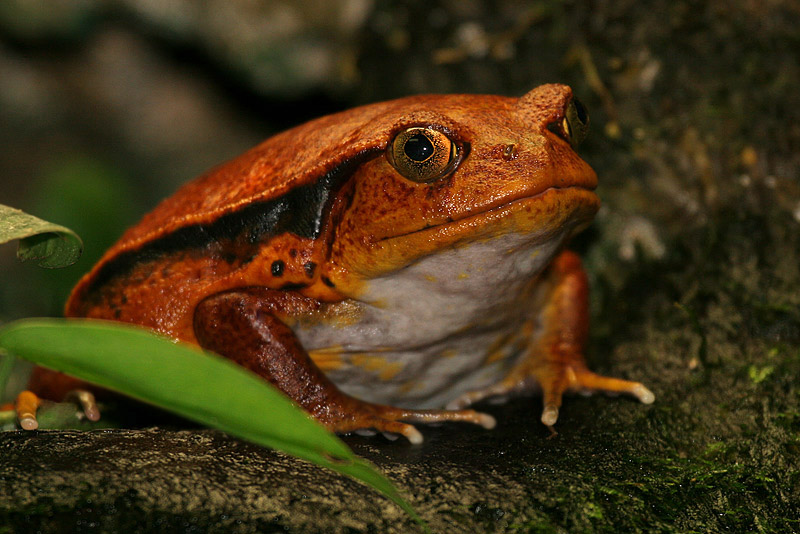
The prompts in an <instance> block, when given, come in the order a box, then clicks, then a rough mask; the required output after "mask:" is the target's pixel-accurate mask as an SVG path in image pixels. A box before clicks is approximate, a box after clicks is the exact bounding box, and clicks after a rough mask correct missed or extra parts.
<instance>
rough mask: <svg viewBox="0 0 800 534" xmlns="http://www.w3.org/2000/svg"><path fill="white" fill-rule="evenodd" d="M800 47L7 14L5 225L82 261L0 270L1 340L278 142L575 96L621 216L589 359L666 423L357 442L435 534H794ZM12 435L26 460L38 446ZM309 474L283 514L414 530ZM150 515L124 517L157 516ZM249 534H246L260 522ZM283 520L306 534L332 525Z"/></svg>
mask: <svg viewBox="0 0 800 534" xmlns="http://www.w3.org/2000/svg"><path fill="white" fill-rule="evenodd" d="M798 28H800V4H798V3H797V2H780V1H755V0H750V1H748V0H742V1H736V2H728V1H712V2H696V1H686V0H683V1H666V0H664V1H654V2H638V1H633V0H622V1H614V2H610V1H594V2H589V1H585V2H581V1H573V2H569V1H566V2H559V1H541V2H522V1H502V2H501V1H477V0H473V1H470V0H467V1H456V0H451V1H433V2H422V1H418V2H417V1H409V2H380V1H369V0H347V1H322V0H317V1H312V0H306V1H298V2H256V1H245V0H209V1H207V2H190V1H188V0H184V1H179V0H161V1H159V2H144V1H124V0H116V1H99V0H96V1H93V0H82V1H73V2H68V1H49V2H47V1H44V0H40V1H27V2H25V1H21V0H19V1H13V0H12V1H8V2H3V3H2V4H1V5H0V147H2V148H0V203H3V204H8V205H11V206H13V207H17V208H21V209H23V210H25V211H28V212H30V213H32V214H35V215H37V216H40V217H42V218H45V219H48V220H52V221H53V222H57V223H60V224H64V225H67V226H69V227H71V228H73V229H75V230H76V231H77V232H78V233H79V234H80V235H81V236H82V237H83V238H84V242H85V246H86V247H85V254H84V256H83V257H82V258H81V260H80V261H79V262H78V264H76V265H75V266H72V267H70V268H67V269H63V270H59V271H42V270H40V269H38V268H37V267H35V266H32V265H20V264H18V263H17V262H16V260H15V258H14V254H13V251H14V249H13V247H12V246H10V245H6V246H4V247H2V249H0V273H2V276H0V321H5V320H10V319H13V318H17V317H25V316H31V315H58V314H60V310H61V306H62V305H63V301H64V299H65V297H66V294H67V292H68V291H69V288H70V287H71V285H72V284H74V282H75V281H76V280H77V279H78V277H80V275H81V274H83V273H84V272H85V271H87V270H88V269H89V268H90V267H91V265H92V263H93V261H94V260H95V259H96V258H97V257H98V256H99V255H100V254H101V253H102V252H103V250H104V249H105V248H106V247H108V246H109V245H110V244H111V243H112V242H113V240H114V239H116V237H118V235H119V234H120V233H121V232H122V230H123V229H124V228H125V227H126V226H127V225H130V224H132V223H133V222H135V221H136V220H137V219H138V218H139V217H140V216H141V215H142V214H143V213H144V212H145V211H147V210H148V209H149V208H151V207H152V206H154V205H155V203H156V202H157V201H158V200H160V199H161V198H164V197H165V196H167V195H168V194H169V193H170V192H171V191H173V190H174V189H175V188H176V187H177V186H178V185H179V184H181V183H183V182H185V181H187V180H189V179H191V178H192V177H194V176H196V175H197V174H199V173H201V172H202V171H204V170H206V169H208V168H209V167H210V166H213V165H214V164H216V163H220V162H222V161H224V160H226V159H229V158H232V157H234V156H236V155H237V154H239V153H241V152H242V151H244V150H245V149H247V148H249V147H250V146H252V145H254V144H256V143H257V142H259V141H260V140H261V139H263V138H265V137H266V136H268V135H270V134H271V133H275V132H277V131H280V130H282V129H285V128H287V127H290V126H292V125H295V124H298V123H300V122H303V121H305V120H307V119H310V118H313V117H316V116H319V115H321V114H325V113H329V112H333V111H338V110H341V109H346V108H349V107H352V106H355V105H359V104H364V103H368V102H373V101H380V100H385V99H389V98H394V97H399V96H404V95H408V94H416V93H451V92H468V93H497V94H503V95H521V94H523V93H525V92H527V91H528V90H529V89H530V88H532V87H534V86H536V85H538V84H541V83H545V82H553V81H558V82H562V83H566V84H569V85H571V86H572V87H573V89H574V91H575V93H576V94H577V95H578V96H579V97H580V98H581V100H582V101H583V102H584V104H586V106H587V107H588V109H589V111H590V115H591V119H592V132H591V134H590V136H589V138H588V140H587V141H586V142H585V143H584V144H583V145H582V146H581V154H582V156H583V157H584V158H585V159H586V160H587V161H588V162H589V163H590V164H591V165H592V166H593V167H594V168H595V170H596V171H597V172H598V175H599V177H600V183H601V185H600V188H599V194H600V196H601V197H602V199H603V202H604V207H603V208H602V210H601V212H600V213H599V215H598V218H597V221H596V222H595V224H594V225H593V227H592V228H591V229H590V230H589V231H588V232H586V233H584V234H583V235H582V236H580V237H579V238H578V240H577V241H576V243H575V247H576V248H577V249H578V250H579V251H581V252H582V253H583V255H584V258H585V259H586V264H587V267H588V269H589V271H590V276H591V278H592V282H593V304H592V306H593V323H594V324H593V332H592V345H591V348H590V350H589V354H588V356H589V359H590V362H591V365H592V366H593V368H595V369H598V370H600V371H603V372H605V373H613V374H615V375H619V376H624V377H627V378H631V379H636V380H641V381H642V382H644V383H646V384H647V385H648V386H649V387H651V389H653V390H654V392H655V393H656V398H657V400H656V403H655V404H654V405H653V406H651V407H643V406H639V405H637V404H635V403H633V402H630V401H628V400H626V399H606V398H603V397H594V398H591V399H582V398H570V399H568V400H567V401H566V403H565V406H564V409H563V410H562V418H561V420H560V422H559V432H560V434H559V436H557V437H556V438H554V439H549V440H548V439H546V437H547V433H546V431H544V430H543V429H541V428H540V426H539V424H538V422H537V419H538V417H537V415H536V414H538V413H539V412H540V410H541V403H540V401H539V400H538V399H523V400H520V401H517V402H514V403H511V404H509V405H507V406H505V407H499V408H490V409H491V410H492V412H493V413H494V414H495V415H496V416H497V417H498V418H499V419H500V420H501V424H500V428H499V429H498V430H497V431H496V432H495V433H493V434H490V435H491V436H492V437H491V438H489V437H486V436H483V435H476V434H475V433H474V432H471V431H464V430H462V429H461V428H460V427H455V426H454V427H451V426H448V427H445V429H425V430H424V433H425V435H426V439H428V443H427V444H426V445H425V446H423V447H424V448H422V449H412V450H409V449H408V448H407V446H404V445H400V444H388V442H385V441H383V440H382V439H381V438H374V439H373V440H372V441H370V440H364V439H362V438H351V439H350V442H351V444H352V445H353V446H354V447H355V448H356V450H357V452H359V453H361V454H365V455H367V456H368V457H370V458H371V459H372V460H373V461H375V462H376V463H378V464H379V465H380V466H381V467H382V468H383V469H384V470H386V471H387V472H388V473H389V474H390V476H394V477H395V479H396V480H398V477H399V479H400V480H401V482H402V483H401V485H402V486H403V487H404V488H405V491H406V494H407V495H410V496H411V500H412V502H413V503H414V504H415V506H417V507H418V508H419V509H420V510H421V512H422V513H423V515H424V516H425V518H426V519H427V520H428V521H429V522H430V523H431V525H432V526H433V527H437V528H445V527H446V528H455V529H456V530H455V531H458V528H463V529H464V531H465V532H470V531H480V530H485V531H496V532H575V531H586V532H588V531H598V532H621V531H643V532H644V531H659V532H672V531H679V532H695V531H700V532H706V531H714V532H724V531H729V532H745V531H754V532H797V531H800V524H798V517H800V505H798V503H799V502H800V494H799V493H798V491H799V490H798V486H799V485H800V479H798V474H797V472H798V469H800V461H798V455H800V393H798V392H799V391H800V390H798V378H800V274H799V272H798V271H799V270H798V264H800V172H799V171H800V120H798V119H800V91H798V86H800V72H799V71H800V29H798ZM476 436H477V437H476ZM173 437H174V436H173V435H171V434H166V435H159V439H166V440H169V439H173ZM6 439H7V441H6V442H5V443H6V447H7V450H9V451H19V447H20V446H21V444H25V446H26V447H31V448H35V447H37V446H43V445H37V444H41V443H42V442H41V441H35V440H34V438H31V437H29V436H22V435H14V437H11V434H7V435H6ZM81 439H84V438H81ZM103 439H107V438H103ZM119 439H120V440H124V436H123V437H120V438H119ZM213 439H217V440H218V439H221V438H219V437H218V436H217V437H215V438H213ZM470 439H478V444H477V445H475V446H474V447H469V446H467V445H465V444H470V443H474V442H472V441H470ZM492 439H494V440H496V441H493V442H492V441H488V442H487V441H486V440H492ZM481 440H483V441H481ZM226 443H227V442H226ZM127 446H128V445H125V446H123V447H122V450H127V448H126V447H127ZM37 450H38V449H37ZM88 450H89V451H91V450H93V445H91V444H90V445H88ZM226 451H227V453H230V454H232V455H234V457H235V456H236V455H237V454H243V453H241V451H238V450H233V451H230V450H227V449H226ZM487 451H488V452H487ZM470 452H472V453H474V454H475V456H474V457H471V456H470V455H469V453H470ZM128 453H129V454H133V455H135V451H133V452H131V451H128ZM81 454H82V455H83V456H81V455H78V456H76V462H80V461H84V460H85V459H86V457H85V455H86V454H91V453H90V452H86V451H84V452H83V453H81ZM121 454H123V455H124V454H125V453H121ZM247 454H251V455H252V454H257V453H254V452H253V450H251V449H247ZM258 454H262V453H258ZM263 454H267V453H266V452H264V453H263ZM461 458H463V461H462V462H459V461H456V460H457V459H461ZM29 461H30V457H29V456H27V455H24V454H23V455H20V456H18V457H17V462H19V464H18V468H19V469H20V470H24V469H23V467H24V466H25V465H26V462H29ZM464 462H466V463H464ZM234 464H235V462H234ZM169 465H170V464H169V463H168V465H167V466H166V467H165V468H166V469H169V468H170V467H169ZM467 467H468V468H469V470H471V471H474V473H472V474H470V476H469V477H466V478H464V476H463V471H464V470H465V469H467ZM76 469H77V468H76ZM232 469H236V467H235V466H234V467H233V468H232ZM409 471H410V473H411V474H409ZM454 473H459V475H458V476H456V475H455V474H454ZM42 476H44V475H42ZM171 476H174V477H176V480H183V481H186V478H181V477H185V476H186V475H185V474H184V473H179V474H176V473H172V474H171ZM253 476H256V477H257V475H253ZM310 476H311V477H312V480H311V482H310V483H309V487H308V488H307V487H305V486H302V487H298V489H297V491H298V492H300V493H302V494H303V495H304V496H305V498H306V499H310V500H309V501H306V504H297V503H296V502H295V501H294V500H292V501H291V502H292V503H293V504H291V505H289V504H286V505H285V506H287V507H290V509H294V508H291V506H299V507H300V508H302V506H307V507H311V509H312V510H316V511H318V510H320V509H322V510H323V511H324V513H321V514H319V516H321V517H324V518H327V519H330V520H331V521H332V523H331V525H333V526H331V527H330V528H332V529H334V530H335V529H344V527H343V526H342V525H343V524H344V523H343V521H342V520H341V517H340V516H338V515H337V514H339V513H343V514H345V515H347V514H356V513H357V511H358V510H359V509H360V508H362V507H363V506H366V509H367V510H368V511H372V512H373V516H371V519H366V520H365V523H364V525H367V527H364V526H363V525H362V527H363V528H362V527H358V528H356V527H353V528H354V530H352V531H358V532H360V531H369V528H373V529H377V531H386V530H387V529H389V528H401V529H402V528H404V527H396V525H397V524H398V523H397V521H398V519H397V518H395V519H394V520H392V521H389V520H388V519H385V518H386V517H387V516H386V515H385V510H384V515H381V513H382V512H378V513H377V515H375V513H374V507H375V506H377V505H372V506H373V508H370V507H369V506H367V505H365V504H364V503H365V502H367V501H369V502H370V503H372V502H380V500H379V498H377V497H374V496H370V497H362V498H360V499H359V500H358V502H359V503H361V504H353V501H350V500H348V499H346V498H345V499H343V500H342V502H338V503H334V504H333V505H330V507H329V508H325V507H324V506H323V507H322V508H319V502H321V501H319V500H315V499H316V497H315V496H316V495H317V493H315V491H316V490H314V489H313V488H314V487H317V488H318V486H319V480H325V481H326V483H333V482H329V478H330V475H327V474H326V475H321V474H314V472H313V471H312V474H311V475H310ZM486 476H491V477H494V478H492V479H491V482H485V480H486V479H485V478H482V477H486ZM121 477H122V478H121V480H122V481H121V482H117V484H116V485H114V488H115V489H114V490H113V491H112V490H109V489H108V486H107V485H104V484H102V483H96V484H95V485H92V484H91V483H90V484H89V490H88V491H89V497H87V498H88V499H89V502H90V503H91V502H95V503H97V502H117V501H115V500H114V499H119V498H122V497H119V495H120V493H114V491H117V490H118V491H119V492H123V493H122V494H125V493H124V492H125V491H133V490H131V489H130V487H126V484H130V485H131V487H136V488H138V487H137V486H135V484H134V483H133V482H130V481H127V482H126V480H127V479H126V478H125V477H124V475H121ZM315 477H316V478H315ZM498 477H499V478H498ZM431 480H437V481H438V482H437V485H433V484H432V483H431V482H430V481H431ZM315 481H316V483H315ZM27 484H28V488H29V489H30V494H31V495H32V496H31V500H24V499H23V497H21V495H23V494H24V493H25V492H23V491H20V492H19V494H18V495H20V497H18V500H14V499H10V498H7V499H6V500H5V501H4V500H3V499H0V509H2V510H3V512H2V513H4V514H6V515H5V516H4V517H7V518H15V519H19V518H20V517H28V518H29V519H28V520H29V521H32V522H33V523H25V524H26V525H28V526H30V525H31V524H35V521H36V520H35V517H36V516H35V515H34V516H25V515H24V513H28V512H29V511H30V510H31V509H33V508H31V507H36V506H41V505H42V502H41V499H39V500H37V497H36V495H37V494H41V493H42V491H43V488H51V487H52V486H51V485H50V482H46V481H45V479H43V478H35V477H34V478H33V479H32V480H29V481H28V483H27ZM487 484H488V485H487ZM437 487H439V488H445V489H436V488H437ZM487 487H492V488H493V489H492V491H489V492H487V491H485V488H487ZM139 491H141V492H144V493H146V491H147V490H142V489H141V488H139ZM264 492H265V493H266V494H270V490H269V489H264ZM63 493H69V492H68V491H67V490H65V491H64V492H63ZM242 494H243V493H242V492H236V491H233V492H232V493H231V494H230V495H228V494H226V496H225V497H224V498H221V500H222V504H219V502H217V505H219V508H214V507H213V506H211V505H209V506H208V507H206V508H203V507H200V512H198V513H199V514H200V516H199V517H200V518H201V519H199V520H198V521H201V523H199V524H202V525H205V528H206V529H207V530H209V531H210V530H213V528H212V526H213V525H216V524H218V523H215V521H218V518H219V517H220V514H223V515H224V511H225V510H242V506H243V505H242V503H239V502H237V501H236V500H235V499H236V497H235V495H242ZM48 495H49V497H48V499H51V500H55V502H59V503H63V502H69V503H71V504H63V506H65V507H66V508H63V509H62V513H63V514H64V517H65V518H66V519H64V521H66V522H67V523H69V521H71V520H72V519H74V513H76V512H75V510H78V511H84V512H85V510H86V507H87V506H89V507H90V508H91V506H90V505H86V503H85V501H80V502H77V503H76V502H75V501H74V500H71V501H70V500H67V501H64V500H63V498H62V497H60V496H59V495H60V494H59V493H53V494H48ZM125 495H127V494H125ZM59 499H62V500H59ZM132 499H133V502H135V503H136V506H135V507H133V508H132V509H133V510H134V511H135V512H131V517H137V516H138V514H139V513H144V512H140V510H139V508H137V507H138V506H141V507H143V508H145V509H148V510H149V508H147V507H146V506H145V505H144V504H142V502H141V501H137V500H136V498H133V497H132ZM290 500H291V499H290ZM301 500H302V499H301ZM126 502H128V501H126ZM298 502H299V501H298ZM309 503H310V504H309ZM247 504H250V505H252V502H249V503H247ZM184 505H185V506H186V507H187V509H188V508H189V507H191V505H190V504H186V503H184ZM442 507H444V508H445V509H446V510H448V511H447V512H446V513H444V515H442V514H443V512H442V511H441V509H442ZM117 508H119V509H120V510H122V509H127V508H124V507H123V506H121V505H117ZM245 509H247V510H250V508H247V506H245ZM278 509H280V506H279V507H278ZM377 509H378V510H382V508H380V507H378V508H377ZM20 510H22V512H20ZM64 510H65V511H64ZM219 510H223V512H220V511H219ZM342 510H344V512H342ZM23 512H24V513H23ZM151 512H152V510H151ZM20 514H21V515H20ZM241 514H242V515H241V517H240V519H241V521H243V522H242V523H241V524H240V526H242V525H243V526H242V528H243V529H246V527H248V526H253V525H261V523H259V522H258V521H263V520H264V518H263V514H262V516H259V515H258V513H257V512H256V511H253V510H250V512H247V511H244V512H241ZM276 514H277V515H275V516H270V521H273V520H274V521H277V523H276V524H277V525H278V526H280V527H281V528H283V527H287V528H290V529H297V530H291V531H298V532H301V531H304V530H303V528H304V527H303V526H302V525H306V526H307V525H309V524H316V523H314V522H310V523H309V522H306V523H303V520H302V519H297V518H296V517H295V518H294V519H289V518H288V516H289V515H291V514H286V516H282V515H280V514H279V513H277V512H276ZM120 515H123V516H124V514H120ZM112 516H113V514H112ZM30 517H34V519H30ZM109 517H111V516H109ZM181 517H182V516H181ZM275 517H278V518H279V519H275ZM337 517H338V519H337ZM348 517H349V515H348ZM381 518H383V519H381ZM319 520H321V519H320V517H317V518H316V519H315V521H319ZM109 521H112V520H109ZM203 521H205V522H204V523H203ZM248 521H250V522H249V523H248ZM293 521H294V522H293ZM298 521H299V522H298ZM370 521H371V522H370ZM382 521H383V522H382ZM0 524H2V521H0ZM270 524H272V523H270ZM108 525H113V523H108ZM298 525H300V526H298ZM370 525H371V526H370ZM376 525H377V526H376ZM391 525H395V526H391ZM453 525H456V527H454V526H453ZM406 527H407V525H406ZM20 528H22V527H20ZM76 528H77V527H76ZM109 528H111V527H109ZM226 528H229V529H230V528H232V527H230V525H229V524H228V526H227V527H226ZM265 528H266V527H265ZM276 528H277V527H276ZM348 528H349V527H348ZM201 530H202V529H201ZM231 531H232V530H231ZM242 531H246V530H242ZM341 531H346V530H341ZM401 531H402V530H401Z"/></svg>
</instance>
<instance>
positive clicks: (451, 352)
mask: <svg viewBox="0 0 800 534" xmlns="http://www.w3.org/2000/svg"><path fill="white" fill-rule="evenodd" d="M457 354H458V352H457V351H456V350H455V349H444V350H443V351H442V352H440V353H439V357H440V358H453V357H455V356H456V355H457Z"/></svg>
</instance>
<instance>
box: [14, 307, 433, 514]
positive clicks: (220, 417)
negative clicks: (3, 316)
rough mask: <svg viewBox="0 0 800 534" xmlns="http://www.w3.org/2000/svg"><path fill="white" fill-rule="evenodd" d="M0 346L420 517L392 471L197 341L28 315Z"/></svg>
mask: <svg viewBox="0 0 800 534" xmlns="http://www.w3.org/2000/svg"><path fill="white" fill-rule="evenodd" d="M0 350H4V351H7V352H8V353H11V354H14V355H16V356H18V357H20V358H24V359H26V360H30V361H32V362H34V363H36V364H38V365H42V366H44V367H48V368H50V369H55V370H57V371H63V372H65V373H67V374H69V375H72V376H75V377H78V378H81V379H83V380H86V381H89V382H92V383H94V384H98V385H100V386H103V387H105V388H108V389H111V390H114V391H118V392H120V393H124V394H125V395H128V396H130V397H133V398H135V399H139V400H142V401H144V402H148V403H150V404H153V405H155V406H158V407H161V408H164V409H166V410H170V411H172V412H174V413H177V414H179V415H181V416H183V417H186V418H188V419H192V420H194V421H197V422H199V423H202V424H204V425H208V426H211V427H215V428H218V429H220V430H223V431H225V432H227V433H229V434H231V435H234V436H238V437H240V438H243V439H246V440H248V441H252V442H254V443H257V444H260V445H263V446H266V447H271V448H274V449H278V450H281V451H284V452H287V453H289V454H292V455H294V456H297V457H299V458H303V459H305V460H309V461H311V462H314V463H315V464H317V465H321V466H323V467H327V468H329V469H333V470H335V471H339V472H340V473H344V474H346V475H349V476H351V477H353V478H355V479H358V480H361V481H363V482H365V483H366V484H367V485H369V486H371V487H372V488H374V489H376V490H377V491H380V492H382V493H383V494H384V495H386V496H387V497H388V498H389V499H391V500H392V501H394V502H395V503H396V504H397V505H398V506H400V507H401V508H402V509H403V510H405V511H406V512H407V513H408V514H409V515H410V516H411V517H413V518H414V519H415V520H416V521H418V522H421V521H422V520H421V519H420V518H419V516H417V514H416V513H415V512H414V510H413V509H412V508H411V506H410V505H409V504H408V503H407V502H406V501H405V500H403V498H402V497H401V496H400V494H399V493H398V491H397V489H396V488H395V487H394V486H393V485H392V483H391V482H390V481H389V480H388V479H386V478H385V477H384V476H383V475H381V474H380V473H379V472H378V471H377V470H376V469H375V468H374V467H373V466H372V465H371V464H369V463H368V462H366V461H365V460H362V459H360V458H358V457H357V456H355V454H353V452H352V451H351V450H350V449H349V448H348V447H347V445H345V444H344V443H343V442H342V441H341V440H340V439H339V438H337V437H336V436H335V435H333V434H331V433H330V432H328V431H327V430H326V429H325V428H324V427H322V426H321V425H319V424H318V423H317V422H315V421H314V420H313V419H311V418H310V417H309V416H308V415H307V414H306V413H305V412H304V411H303V410H302V409H300V408H299V407H297V406H296V405H294V404H293V403H292V402H291V401H290V400H289V399H288V398H286V397H285V396H284V395H283V394H281V393H280V392H278V391H277V390H276V389H274V388H272V387H271V386H270V385H269V384H268V383H267V382H265V381H264V380H262V379H261V378H259V377H258V376H256V375H255V374H253V373H251V372H249V371H247V370H245V369H244V368H242V367H240V366H238V365H236V364H234V363H232V362H230V361H228V360H226V359H224V358H222V357H220V356H217V355H214V354H210V353H207V352H203V351H201V350H200V349H198V348H197V347H195V346H194V345H189V344H185V343H176V342H173V341H172V340H169V339H167V338H164V337H160V336H157V335H155V334H153V333H151V332H150V331H148V330H145V329H142V328H139V327H134V326H130V325H123V324H120V323H112V322H105V321H96V320H89V319H23V320H20V321H16V322H13V323H10V324H8V325H5V326H3V327H2V328H0Z"/></svg>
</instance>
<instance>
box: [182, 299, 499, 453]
mask: <svg viewBox="0 0 800 534" xmlns="http://www.w3.org/2000/svg"><path fill="white" fill-rule="evenodd" d="M313 305H314V304H313V303H312V304H309V301H304V300H303V297H300V296H297V295H294V296H293V294H291V293H288V292H279V291H275V290H270V289H266V288H258V287H252V288H246V289H239V290H233V291H229V292H225V293H219V294H216V295H212V296H211V297H208V298H206V299H205V300H203V301H202V302H201V303H200V304H199V305H198V306H197V308H196V309H195V315H194V332H195V335H196V337H197V340H198V342H199V343H200V345H201V346H202V347H204V348H206V349H208V350H211V351H214V352H216V353H217V354H221V355H222V356H225V357H226V358H228V359H230V360H232V361H234V362H236V363H238V364H239V365H241V366H243V367H245V368H247V369H249V370H251V371H253V372H254V373H256V374H257V375H259V376H261V377H262V378H264V379H265V380H267V381H268V382H270V383H271V384H272V385H273V386H275V387H277V388H278V389H280V390H281V391H282V392H283V393H284V394H286V395H287V396H288V397H289V398H290V399H292V400H293V401H295V402H296V403H297V404H299V405H300V406H301V407H302V408H303V409H305V410H306V411H307V412H308V413H309V414H311V416H313V417H314V418H315V419H316V420H317V421H319V422H320V423H322V424H323V425H325V426H326V427H327V428H328V429H330V430H332V431H333V432H342V433H344V432H352V431H356V430H361V429H375V430H377V431H379V432H384V433H391V434H400V435H403V436H405V437H406V438H407V439H408V440H409V441H410V442H411V443H421V442H422V434H420V432H419V431H418V430H417V429H416V428H414V426H413V425H410V424H408V423H406V422H403V421H409V422H412V423H438V422H445V421H460V422H468V423H474V424H478V425H481V426H483V427H484V428H492V427H493V426H494V419H493V418H492V417H491V416H489V415H486V414H482V413H479V412H476V411H474V410H458V411H449V410H408V409H404V408H396V407H393V406H385V405H380V404H372V403H369V402H365V401H362V400H359V399H357V398H355V397H351V396H349V395H347V394H345V393H343V392H342V391H341V390H339V388H338V387H336V385H335V384H334V383H333V382H331V380H330V379H329V378H328V377H327V376H325V374H324V373H323V372H322V371H321V370H320V369H319V368H318V367H317V366H316V364H315V363H314V362H313V360H312V359H311V358H310V357H309V355H308V353H307V352H306V350H305V349H304V348H303V347H302V346H301V344H300V342H299V340H298V339H297V337H296V336H295V334H294V332H293V331H292V330H291V328H289V327H288V326H287V325H286V324H285V323H284V322H283V321H281V319H280V318H279V316H281V315H291V314H292V313H297V312H298V311H300V310H302V309H303V306H313ZM265 409H268V408H267V407H265Z"/></svg>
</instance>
